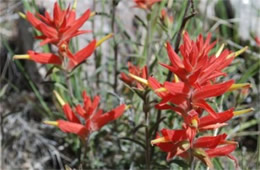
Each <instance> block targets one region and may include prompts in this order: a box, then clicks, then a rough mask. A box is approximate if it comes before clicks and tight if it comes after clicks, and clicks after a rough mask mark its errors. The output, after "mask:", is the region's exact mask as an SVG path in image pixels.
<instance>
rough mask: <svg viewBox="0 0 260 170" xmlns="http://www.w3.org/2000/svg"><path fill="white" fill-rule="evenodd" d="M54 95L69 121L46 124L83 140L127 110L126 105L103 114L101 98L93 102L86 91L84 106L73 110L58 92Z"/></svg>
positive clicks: (97, 97) (83, 94) (84, 93)
mask: <svg viewBox="0 0 260 170" xmlns="http://www.w3.org/2000/svg"><path fill="white" fill-rule="evenodd" d="M54 94H55V96H56V98H57V99H58V101H59V103H60V104H61V106H62V108H63V112H64V114H65V116H66V118H67V120H62V119H59V120H57V121H45V122H44V123H46V124H49V125H54V126H58V127H59V128H60V129H61V130H62V131H63V132H66V133H74V134H76V135H78V136H79V137H81V138H82V139H84V138H86V137H88V136H89V135H90V134H91V133H92V132H94V131H97V130H99V129H101V128H102V127H103V126H104V125H106V124H107V123H109V122H111V121H113V120H116V119H118V118H119V117H120V116H121V115H122V114H123V113H124V111H125V109H126V106H125V104H122V105H120V106H118V107H116V108H114V109H112V110H111V111H109V112H106V113H103V110H102V109H99V108H98V105H99V102H100V97H99V96H95V97H94V99H93V100H91V98H90V97H89V96H88V95H87V93H86V92H85V91H84V92H83V93H82V97H83V106H81V105H80V104H78V105H77V106H76V107H75V108H74V109H72V108H71V107H70V105H69V104H68V103H66V102H65V101H64V100H63V99H62V97H61V96H60V95H59V94H58V93H57V92H56V91H54ZM78 116H80V117H81V119H82V120H84V121H83V122H84V123H81V119H80V118H79V117H78Z"/></svg>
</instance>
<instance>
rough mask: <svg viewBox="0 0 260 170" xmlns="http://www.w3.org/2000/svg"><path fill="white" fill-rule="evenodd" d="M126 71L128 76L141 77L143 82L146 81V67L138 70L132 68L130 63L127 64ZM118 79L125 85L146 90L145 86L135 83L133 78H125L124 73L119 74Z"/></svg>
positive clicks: (134, 67)
mask: <svg viewBox="0 0 260 170" xmlns="http://www.w3.org/2000/svg"><path fill="white" fill-rule="evenodd" d="M128 71H129V73H130V74H132V75H135V76H138V77H141V78H143V79H145V80H147V79H148V69H147V66H144V67H143V68H138V67H136V66H134V65H133V64H132V63H130V62H128ZM120 78H121V80H122V81H124V82H125V83H126V84H128V85H130V86H132V87H136V88H137V89H139V90H144V89H145V88H146V86H145V85H143V84H142V83H140V82H138V81H136V80H135V79H134V78H131V77H129V76H127V75H126V74H125V73H121V74H120Z"/></svg>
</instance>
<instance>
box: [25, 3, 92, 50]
mask: <svg viewBox="0 0 260 170" xmlns="http://www.w3.org/2000/svg"><path fill="white" fill-rule="evenodd" d="M90 13H91V11H90V10H89V9H88V10H86V11H85V12H84V13H83V15H82V16H81V17H80V18H78V19H76V13H75V9H70V8H69V7H68V8H67V9H66V10H62V9H61V8H60V6H59V5H58V3H57V2H56V3H55V4H54V8H53V18H51V17H50V14H49V13H48V12H45V14H44V16H43V15H41V14H37V15H38V16H39V18H40V19H38V18H36V17H35V16H34V15H33V14H32V13H30V12H27V13H26V18H27V20H28V21H29V22H30V23H31V24H32V25H33V27H35V28H36V29H37V30H39V31H40V32H41V33H42V34H43V35H42V36H39V37H37V38H38V39H42V40H43V41H42V42H41V45H44V44H47V43H52V44H55V45H57V46H60V45H62V44H65V45H67V44H68V41H69V40H70V39H71V38H72V37H75V36H77V35H80V34H83V33H88V32H90V31H89V30H84V31H82V30H79V29H80V27H81V26H82V25H83V24H84V23H85V22H86V21H87V20H88V18H89V17H90Z"/></svg>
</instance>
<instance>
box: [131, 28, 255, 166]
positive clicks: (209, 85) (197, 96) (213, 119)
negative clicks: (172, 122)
mask: <svg viewBox="0 0 260 170" xmlns="http://www.w3.org/2000/svg"><path fill="white" fill-rule="evenodd" d="M210 39H211V35H210V34H209V35H208V36H207V38H206V40H204V39H203V37H202V35H200V36H199V37H198V39H197V41H195V42H194V41H192V40H191V39H190V37H189V35H188V33H187V32H185V33H184V36H183V44H182V45H181V46H180V52H181V55H182V57H183V59H181V58H180V57H179V56H178V54H177V53H176V52H175V51H174V50H173V48H172V47H171V45H170V43H169V42H168V43H167V44H166V49H167V52H168V56H169V59H170V61H171V65H166V64H163V63H161V65H162V66H164V67H166V68H167V69H168V70H170V71H171V72H172V73H174V74H175V75H174V76H175V79H174V81H165V82H164V83H163V84H161V83H159V82H158V81H157V80H156V79H155V78H154V77H149V78H148V80H145V79H143V78H141V77H137V75H132V74H129V75H130V76H131V77H132V78H134V79H136V80H138V81H140V82H142V83H144V84H146V85H148V86H149V87H150V88H151V89H153V90H154V92H155V93H156V94H157V95H158V96H159V97H160V98H161V99H162V100H161V101H160V103H158V104H157V105H156V108H157V109H161V110H166V109H167V110H172V111H174V112H176V113H177V114H179V115H180V116H181V117H182V118H183V124H182V129H177V130H175V129H174V130H171V129H162V130H161V131H160V133H161V135H160V133H158V134H157V138H156V139H154V140H152V141H151V144H153V145H156V146H158V147H159V148H160V149H161V150H162V151H164V152H167V153H168V155H167V160H169V159H172V158H173V157H175V156H180V157H182V158H184V159H186V160H193V158H194V157H196V158H198V159H200V160H201V161H203V162H204V163H205V164H206V165H207V166H209V167H212V166H213V165H212V163H211V160H210V158H213V157H216V156H228V157H229V158H231V159H233V160H235V161H236V159H235V157H233V156H232V155H231V152H232V151H234V150H235V149H236V146H237V143H236V142H234V141H229V140H227V139H226V137H227V135H226V134H220V135H217V136H202V137H201V136H200V137H197V136H198V134H201V133H200V132H204V131H206V130H213V129H217V128H220V127H223V126H225V125H227V123H226V122H227V121H228V120H230V119H231V118H232V117H233V116H234V115H239V114H242V113H245V112H249V111H252V109H246V110H242V111H234V109H233V108H231V109H229V110H226V111H223V112H221V113H217V112H216V111H215V110H214V109H213V108H212V107H211V105H210V104H209V103H208V102H207V100H208V99H209V98H212V97H217V96H220V95H222V94H224V93H225V92H228V91H232V90H235V89H238V88H242V87H247V88H248V87H249V86H250V84H248V83H244V84H234V80H228V81H226V82H222V83H218V82H217V80H218V78H219V77H220V76H225V75H226V74H225V73H224V72H222V70H223V69H224V68H225V67H227V66H228V65H229V64H230V63H231V62H232V60H233V59H234V58H235V57H236V56H237V55H239V54H240V53H242V52H243V51H245V50H246V48H244V49H242V50H240V51H238V52H235V53H232V52H230V51H229V50H224V51H223V48H224V46H221V48H220V49H219V50H218V52H217V53H216V54H215V55H212V56H209V52H210V50H211V49H212V48H213V47H214V46H215V44H216V42H213V43H210ZM204 111H206V112H207V113H208V114H207V115H205V114H204Z"/></svg>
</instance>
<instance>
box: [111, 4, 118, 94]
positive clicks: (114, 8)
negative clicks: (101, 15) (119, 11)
mask: <svg viewBox="0 0 260 170" xmlns="http://www.w3.org/2000/svg"><path fill="white" fill-rule="evenodd" d="M116 6H117V0H113V3H112V21H111V22H112V24H111V30H112V32H113V33H115V23H116ZM113 41H114V60H115V61H114V62H115V66H114V85H113V88H114V92H116V91H117V74H118V72H117V67H118V66H117V65H118V45H117V42H116V38H115V36H114V37H113Z"/></svg>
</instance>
